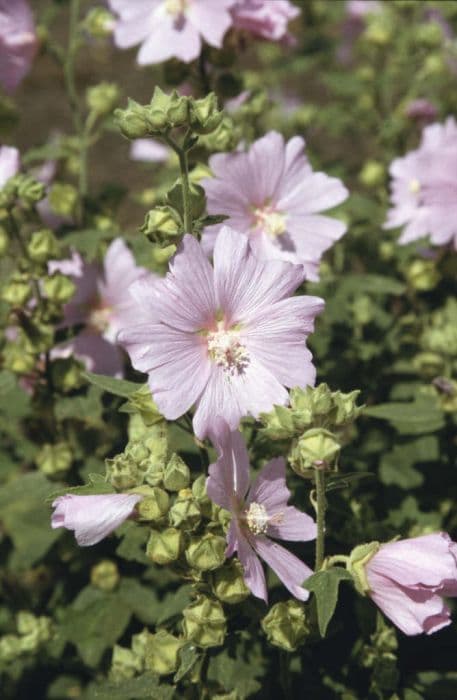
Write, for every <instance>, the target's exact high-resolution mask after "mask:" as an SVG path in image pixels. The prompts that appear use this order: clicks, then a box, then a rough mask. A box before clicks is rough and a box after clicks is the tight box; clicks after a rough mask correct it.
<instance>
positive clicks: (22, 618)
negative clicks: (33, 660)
mask: <svg viewBox="0 0 457 700" xmlns="http://www.w3.org/2000/svg"><path fill="white" fill-rule="evenodd" d="M16 629H17V634H6V635H4V636H3V637H0V663H3V664H8V663H11V662H13V661H15V660H16V659H18V658H19V657H21V656H24V655H27V654H34V653H35V652H36V651H37V650H38V649H39V648H40V647H41V646H42V645H43V644H46V642H49V640H50V639H51V638H52V635H53V628H52V620H51V618H49V617H44V616H42V617H36V616H35V615H33V614H32V613H30V612H26V611H22V612H20V613H18V615H17V618H16Z"/></svg>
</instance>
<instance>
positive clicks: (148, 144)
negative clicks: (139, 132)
mask: <svg viewBox="0 0 457 700" xmlns="http://www.w3.org/2000/svg"><path fill="white" fill-rule="evenodd" d="M170 155H171V151H170V149H169V148H168V146H165V145H164V144H163V143H160V141H157V140H156V139H135V141H133V142H132V145H131V147H130V158H131V159H132V160H143V161H145V162H149V163H166V162H167V160H168V159H169V158H170Z"/></svg>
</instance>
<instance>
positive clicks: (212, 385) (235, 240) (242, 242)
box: [119, 227, 324, 438]
mask: <svg viewBox="0 0 457 700" xmlns="http://www.w3.org/2000/svg"><path fill="white" fill-rule="evenodd" d="M303 279H304V269H303V267H302V266H301V265H291V264H290V263H285V262H282V261H279V260H272V261H265V262H263V261H261V260H258V259H257V258H256V257H255V256H254V255H253V253H252V251H251V250H250V248H249V241H248V239H247V238H246V236H243V235H242V234H239V233H236V232H235V231H233V230H232V229H230V228H228V227H223V228H222V230H221V232H220V233H219V236H218V238H217V240H216V245H215V248H214V270H213V268H212V267H211V265H210V263H209V262H208V259H207V257H206V255H205V254H204V251H203V248H202V247H201V245H200V244H199V243H198V242H197V241H196V240H195V238H194V237H193V236H191V235H189V234H187V235H185V236H184V239H183V241H182V243H181V245H180V248H179V249H178V252H177V253H176V254H175V256H174V257H173V258H172V260H171V262H170V272H169V273H168V274H167V276H166V277H165V278H164V279H163V280H159V281H158V282H156V283H155V284H153V285H151V284H149V285H147V284H144V283H141V282H140V283H137V284H136V285H135V284H134V285H132V288H131V293H132V296H135V297H136V298H137V301H138V304H139V313H140V319H139V320H138V325H136V326H134V325H133V324H131V325H130V326H129V327H128V328H127V329H125V330H123V331H121V333H120V334H119V342H121V343H122V344H123V345H124V346H125V348H126V349H127V352H128V353H129V355H130V358H131V360H132V364H133V366H134V367H135V368H136V369H138V370H140V371H141V372H146V373H147V374H148V375H149V378H148V381H149V387H150V389H151V392H152V394H153V396H154V400H155V402H156V403H157V406H158V407H159V410H160V412H161V413H162V414H163V415H164V416H165V417H166V418H168V419H169V420H175V419H176V418H179V416H181V415H183V413H185V412H186V411H188V410H189V409H190V408H191V406H192V405H194V404H196V410H195V414H194V419H193V425H194V431H195V434H196V435H197V436H198V437H200V438H203V437H205V436H206V435H207V434H208V432H209V430H210V429H211V428H212V426H213V424H214V421H215V418H216V416H217V415H220V416H223V417H224V418H225V420H226V421H227V422H228V424H229V426H230V428H231V429H235V428H237V427H238V425H239V422H240V419H241V417H242V416H247V415H252V416H254V417H256V416H258V415H259V413H260V412H262V411H269V410H271V408H272V406H273V404H285V403H287V401H288V393H287V391H286V389H285V388H284V385H285V386H288V387H293V386H307V385H312V384H314V381H315V374H316V373H315V369H314V367H313V365H312V362H311V359H312V358H311V353H310V352H309V350H308V349H307V348H306V343H305V341H306V337H307V335H308V334H309V333H310V332H312V330H313V326H314V318H315V316H316V315H317V314H318V313H320V312H321V311H322V309H323V307H324V302H323V301H322V299H319V298H317V297H310V296H299V297H292V298H291V294H293V292H294V291H295V289H296V288H297V287H298V286H299V285H300V284H301V283H302V282H303ZM146 318H147V319H148V320H147V321H145V319H146Z"/></svg>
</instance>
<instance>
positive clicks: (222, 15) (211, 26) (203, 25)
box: [186, 0, 235, 48]
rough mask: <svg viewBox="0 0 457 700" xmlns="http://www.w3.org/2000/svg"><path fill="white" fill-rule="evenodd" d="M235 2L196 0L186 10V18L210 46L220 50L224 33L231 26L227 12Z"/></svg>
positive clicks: (233, 0) (226, 0)
mask: <svg viewBox="0 0 457 700" xmlns="http://www.w3.org/2000/svg"><path fill="white" fill-rule="evenodd" d="M234 3H235V0H218V2H217V3H215V2H214V0H197V2H193V3H192V4H191V5H190V6H189V8H188V10H187V13H186V15H187V17H188V19H189V21H190V22H192V24H193V25H194V27H195V28H196V29H197V30H198V31H199V32H200V34H201V35H202V36H203V38H204V39H205V41H206V42H207V43H208V44H210V46H216V47H217V48H221V46H222V40H223V38H224V35H225V33H226V32H227V30H228V29H229V28H230V26H231V25H232V18H231V16H230V13H229V12H228V10H229V8H230V7H231V6H232V5H233V4H234Z"/></svg>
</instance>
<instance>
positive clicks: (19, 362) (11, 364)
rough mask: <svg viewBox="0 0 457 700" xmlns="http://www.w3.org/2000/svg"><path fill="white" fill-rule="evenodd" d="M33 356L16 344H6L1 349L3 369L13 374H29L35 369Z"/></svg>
mask: <svg viewBox="0 0 457 700" xmlns="http://www.w3.org/2000/svg"><path fill="white" fill-rule="evenodd" d="M35 362H36V359H35V356H34V355H33V353H30V352H26V351H25V350H24V347H23V346H21V345H19V344H17V343H8V344H7V345H5V347H4V348H3V369H9V370H10V371H11V372H14V373H15V374H20V375H23V374H29V373H30V372H33V370H34V369H35Z"/></svg>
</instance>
